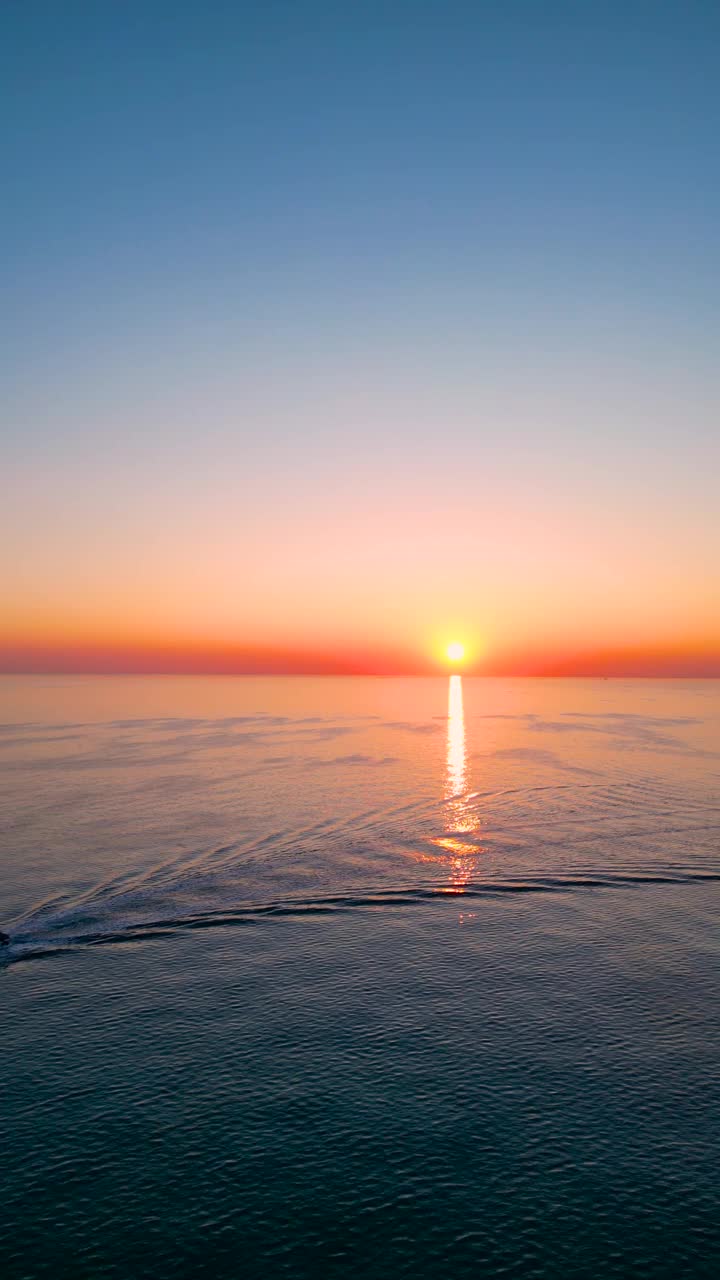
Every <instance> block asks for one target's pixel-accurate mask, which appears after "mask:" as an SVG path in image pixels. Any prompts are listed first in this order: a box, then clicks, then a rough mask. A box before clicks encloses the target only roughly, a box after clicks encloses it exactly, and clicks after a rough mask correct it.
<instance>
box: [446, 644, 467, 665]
mask: <svg viewBox="0 0 720 1280" xmlns="http://www.w3.org/2000/svg"><path fill="white" fill-rule="evenodd" d="M445 652H446V654H447V656H448V658H449V659H450V661H451V662H462V660H463V658H464V657H465V645H464V644H460V641H459V640H453V642H452V644H449V645H448V647H447V649H446V650H445Z"/></svg>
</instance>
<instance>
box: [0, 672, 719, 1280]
mask: <svg viewBox="0 0 720 1280" xmlns="http://www.w3.org/2000/svg"><path fill="white" fill-rule="evenodd" d="M0 697H1V698H2V720H3V724H2V729H1V731H0V742H1V744H2V745H0V758H1V759H2V764H3V768H2V775H1V779H0V801H1V802H2V815H3V818H2V862H1V864H0V891H1V894H2V903H3V907H2V913H1V916H0V927H1V928H3V929H5V930H6V931H7V932H8V933H9V934H10V938H11V941H10V945H9V946H8V947H7V948H4V949H3V950H4V960H3V963H2V967H0V1007H1V1010H2V1019H3V1029H4V1036H3V1039H4V1054H3V1071H2V1112H3V1125H2V1128H3V1134H4V1140H3V1157H2V1172H1V1174H0V1178H1V1180H2V1198H1V1200H0V1266H1V1267H2V1274H3V1276H9V1277H12V1278H13V1280H14V1278H15V1277H20V1276H24V1277H35V1276H45V1275H48V1276H49V1275H52V1276H68V1277H94V1276H117V1277H129V1276H132V1277H135V1276H138V1277H144V1276H148V1277H149V1276H154V1277H157V1276H161V1277H164V1276H168V1277H170V1276H178V1275H180V1276H185V1275H187V1276H208V1277H211V1276H219V1277H224V1276H228V1277H230V1276H252V1277H254V1276H258V1277H260V1276H275V1275H276V1276H287V1277H305V1276H308V1277H309V1276H316V1275H318V1274H322V1275H326V1274H327V1275H330V1276H334V1275H337V1276H348V1275H350V1276H368V1277H370V1276H390V1275H395V1274H406V1275H422V1276H425V1275H427V1276H456V1275H457V1276H476V1275H484V1276H523V1277H525V1276H527V1277H535V1276H537V1277H545V1276H548V1277H555V1276H557V1277H568V1276H571V1277H574V1276H578V1277H579V1276H587V1275H593V1276H611V1277H614V1276H617V1277H620V1276H628V1275H632V1276H649V1277H668V1278H669V1277H679V1276H688V1277H695V1276H708V1277H709V1276H715V1275H717V1274H718V1267H719V1266H720V1227H718V1225H717V1224H718V1207H719V1206H718V1193H717V1187H716V1181H717V1179H716V1157H715V1146H714V1136H715V1135H716V1133H717V1126H718V1121H719V1120H720V1071H719V1070H718V1068H719V1067H720V1043H719V1038H720V1037H719V1034H718V1027H719V1026H720V1018H719V1015H720V986H719V984H718V978H719V977H720V972H719V970H720V944H719V942H718V932H717V907H718V887H719V886H720V866H719V865H718V856H717V854H718V836H719V834H720V787H719V786H718V761H719V759H720V687H719V686H718V684H717V683H712V682H711V683H705V684H703V683H701V682H659V683H655V682H648V681H644V682H620V681H599V682H582V681H487V680H468V679H465V680H463V681H462V682H460V681H454V682H451V683H450V684H448V681H447V680H425V681H410V680H408V681H382V680H378V681H375V680H319V681H314V680H300V679H296V680H274V679H273V680H197V679H195V680H190V679H189V680H174V679H166V678H163V679H145V680H134V679H128V678H124V679H122V680H120V679H117V680H116V679H104V680H102V679H99V680H79V679H70V680H67V679H61V678H57V677H56V678H54V679H50V678H49V677H47V678H44V679H39V678H33V679H24V680H14V681H11V680H5V681H2V682H0Z"/></svg>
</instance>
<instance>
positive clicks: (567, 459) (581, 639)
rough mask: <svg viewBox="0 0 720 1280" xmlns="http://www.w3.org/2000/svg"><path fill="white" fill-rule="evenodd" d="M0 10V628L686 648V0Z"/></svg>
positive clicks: (343, 649) (698, 214) (117, 654)
mask: <svg viewBox="0 0 720 1280" xmlns="http://www.w3.org/2000/svg"><path fill="white" fill-rule="evenodd" d="M0 48H1V50H2V51H1V53H0V64H1V65H0V82H1V83H2V84H3V86H4V88H3V96H4V107H3V112H2V117H3V126H2V155H1V160H2V173H3V178H4V182H3V186H4V190H5V195H4V197H3V201H2V207H1V209H0V224H1V226H0V230H1V232H2V246H3V256H4V258H5V260H6V261H7V262H8V267H7V268H6V271H5V280H4V290H3V294H4V303H3V306H4V310H5V324H4V326H3V329H4V337H3V342H2V347H1V350H0V363H1V365H2V386H3V400H4V406H5V408H4V412H3V421H4V423H5V424H6V425H5V427H4V429H3V445H2V455H3V464H2V470H3V477H4V481H5V483H4V485H3V488H4V498H3V503H2V510H1V512H0V536H1V538H2V547H1V550H0V555H1V556H2V579H3V583H4V587H3V598H2V611H3V628H2V636H1V637H0V667H2V668H4V669H6V670H13V669H16V670H17V669H21V670H22V669H26V670H32V669H41V670H42V669H45V670H55V669H68V668H69V669H85V668H87V669H104V668H108V669H117V670H124V669H148V670H153V669H168V670H169V669H187V670H211V671H212V670H295V669H298V670H300V669H313V670H315V669H317V670H326V669H327V670H336V669H339V670H345V669H347V670H378V671H383V670H388V671H389V670H408V671H409V670H416V669H423V668H424V667H425V666H426V665H427V664H428V663H429V664H430V665H432V663H433V662H434V661H435V660H436V658H437V656H438V653H439V651H440V649H441V648H442V646H443V645H444V644H445V643H446V642H447V640H449V639H452V638H454V637H455V636H458V637H459V638H461V639H463V640H464V641H465V643H466V644H467V646H468V666H469V668H470V669H477V670H486V671H500V670H502V671H518V672H520V671H522V672H535V671H541V672H548V673H555V672H561V671H562V672H564V671H571V672H584V671H596V670H603V671H605V670H607V671H610V672H617V671H620V672H624V671H628V672H631V671H632V672H636V671H639V672H645V673H651V672H655V671H663V672H673V673H680V672H686V673H689V674H694V673H702V672H714V673H717V674H720V591H719V590H718V564H720V517H719V516H718V505H719V504H718V493H719V491H720V485H719V482H718V477H719V476H720V433H719V432H718V401H719V399H720V396H719V395H718V372H717V370H718V359H719V357H720V351H719V350H718V330H719V327H720V323H719V319H718V305H717V282H718V278H719V268H720V175H719V156H720V151H719V148H718V136H719V126H720V89H719V87H718V86H719V85H720V75H719V74H718V70H719V68H718V49H719V48H720V7H718V5H717V4H716V3H714V2H713V3H710V2H708V3H703V2H702V0H695V2H693V0H690V2H688V3H680V2H679V0H678V2H677V3H663V2H662V0H653V2H652V3H650V2H648V3H635V2H634V0H624V2H623V3H613V2H612V0H608V2H607V3H599V2H598V3H595V2H594V3H589V2H588V3H583V0H573V3H552V0H549V2H548V0H535V2H533V3H531V2H529V0H525V2H521V0H517V2H515V0H503V2H501V0H497V2H493V3H483V2H482V0H474V2H473V3H459V2H458V0H443V2H442V3H440V2H435V0H433V2H431V3H426V2H425V0H407V2H405V0H383V2H382V3H374V0H365V2H364V3H362V4H357V5H343V4H338V3H337V2H336V0H332V2H330V0H328V2H325V3H320V2H318V3H313V2H311V0H294V2H293V3H290V2H286V3H277V2H275V0H262V2H258V3H249V2H246V3H242V2H239V0H235V2H233V3H224V2H220V0H206V2H205V3H202V2H200V0H192V2H188V3H183V0H172V2H167V3H165V2H162V0H123V3H122V4H102V3H97V0H87V2H85V3H83V2H76V0H65V2H64V3H62V4H59V3H57V2H56V0H52V2H49V0H28V2H27V3H14V2H11V3H7V4H5V5H3V6H2V14H1V15H0Z"/></svg>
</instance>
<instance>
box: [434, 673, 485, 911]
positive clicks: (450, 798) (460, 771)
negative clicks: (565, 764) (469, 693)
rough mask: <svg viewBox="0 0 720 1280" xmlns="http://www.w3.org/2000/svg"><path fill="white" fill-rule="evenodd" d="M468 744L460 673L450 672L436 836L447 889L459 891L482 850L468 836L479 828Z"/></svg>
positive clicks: (468, 877)
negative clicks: (442, 822) (441, 811)
mask: <svg viewBox="0 0 720 1280" xmlns="http://www.w3.org/2000/svg"><path fill="white" fill-rule="evenodd" d="M467 775H468V766H467V746H466V742H465V710H464V706H463V685H462V676H458V675H452V676H450V684H449V688H448V730H447V756H446V768H445V791H444V799H445V801H446V805H445V813H446V816H447V823H446V831H445V834H444V835H442V836H439V837H437V838H436V839H435V841H434V843H435V845H437V847H438V848H440V849H442V850H444V851H445V852H446V853H447V854H448V855H449V863H450V884H449V885H448V887H447V891H448V893H462V891H463V889H464V888H465V886H466V885H467V884H468V882H469V880H470V879H471V877H472V875H473V872H474V871H475V869H476V867H477V861H478V856H479V855H480V854H481V852H482V850H481V848H480V847H479V846H478V844H477V842H476V840H473V839H468V838H467V837H468V836H470V835H471V833H473V832H476V831H477V830H478V828H479V822H478V818H477V814H476V811H475V807H474V805H473V802H472V797H470V796H468V790H467V786H468V776H467Z"/></svg>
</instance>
